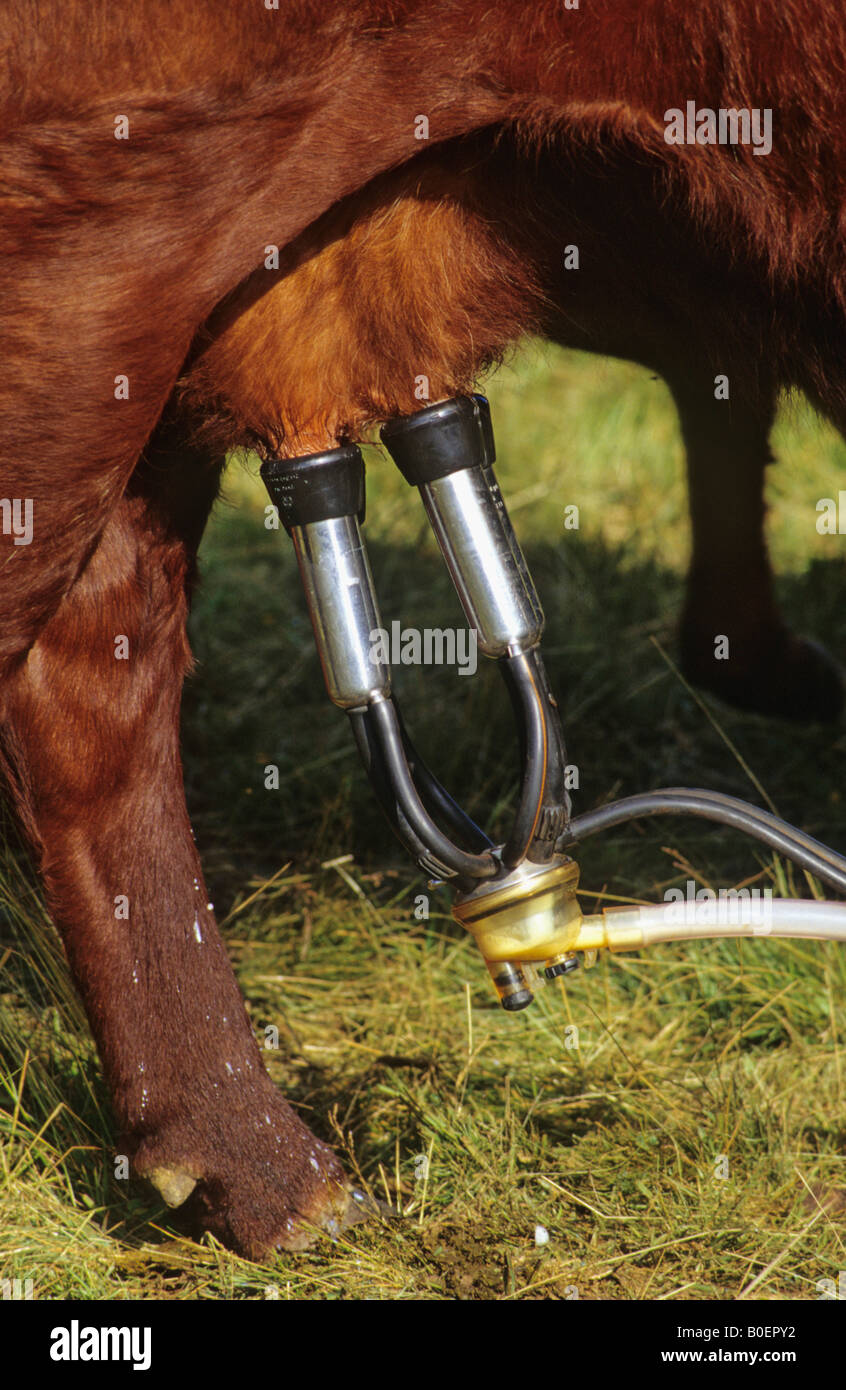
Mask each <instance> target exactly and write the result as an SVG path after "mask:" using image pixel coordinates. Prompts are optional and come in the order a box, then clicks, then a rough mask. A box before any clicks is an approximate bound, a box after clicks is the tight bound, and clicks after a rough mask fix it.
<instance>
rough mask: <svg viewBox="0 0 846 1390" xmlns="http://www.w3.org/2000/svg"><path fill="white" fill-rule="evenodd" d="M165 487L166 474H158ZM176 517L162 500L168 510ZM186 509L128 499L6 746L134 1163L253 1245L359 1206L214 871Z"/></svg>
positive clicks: (35, 670)
mask: <svg viewBox="0 0 846 1390" xmlns="http://www.w3.org/2000/svg"><path fill="white" fill-rule="evenodd" d="M159 480H160V491H161V488H162V487H165V486H168V485H169V484H167V483H166V482H165V480H164V479H162V476H161V474H159ZM167 512H169V513H170V515H169V516H166V515H165V513H167ZM204 520H205V512H203V515H202V517H201V519H200V523H199V525H196V518H192V516H191V514H190V508H187V507H183V508H182V511H181V515H180V508H179V507H178V506H176V505H175V504H174V505H173V506H172V507H170V508H168V507H167V506H166V505H164V504H163V500H162V497H161V496H160V495H159V496H157V497H155V498H153V499H152V500H150V499H148V498H145V497H144V496H142V495H136V496H134V497H126V498H124V500H123V501H122V503H121V504H120V505H119V507H118V509H117V511H116V512H115V513H114V514H113V516H112V518H111V520H110V521H109V522H108V524H107V526H106V528H105V530H104V532H103V534H102V537H101V539H100V542H99V544H98V546H97V548H96V551H95V552H94V554H93V556H92V557H91V559H90V561H89V563H88V565H87V566H86V568H85V569H84V571H83V573H82V574H81V576H80V578H79V579H78V580H77V582H76V584H75V585H74V587H73V588H72V589H71V591H70V593H69V594H68V595H67V597H66V599H65V601H64V602H63V603H62V605H61V607H60V608H59V610H58V611H57V612H56V613H55V615H54V617H53V618H52V620H51V621H50V622H49V623H48V624H47V626H46V627H45V628H44V629H43V630H42V632H41V634H40V636H39V638H38V640H37V642H36V643H35V645H34V646H33V647H32V649H31V650H30V652H29V656H28V658H27V660H26V662H25V663H24V664H23V665H22V666H21V667H20V668H19V670H18V672H17V674H16V675H15V676H14V677H13V679H12V681H11V683H10V684H9V686H8V687H7V689H6V692H5V695H6V719H5V723H4V727H3V753H4V760H5V762H6V764H7V770H8V771H9V772H10V774H11V784H12V788H13V794H14V797H15V800H16V801H17V804H18V809H19V810H20V812H21V816H22V820H23V823H24V824H25V825H26V826H27V828H28V830H29V832H30V835H31V837H32V839H33V842H34V844H35V847H36V850H37V853H38V857H39V859H40V867H41V869H42V872H43V876H44V881H45V884H46V890H47V894H48V898H49V905H50V909H51V912H52V914H53V917H54V920H55V921H56V923H57V925H58V927H59V929H60V931H61V933H62V936H63V939H64V942H65V945H66V948H67V953H68V957H69V960H70V964H71V969H72V971H73V976H74V980H75V982H76V984H77V987H78V989H79V991H80V993H81V995H82V998H83V1000H84V1003H85V1007H86V1010H87V1013H88V1017H89V1020H90V1023H91V1028H92V1030H93V1033H94V1036H95V1038H96V1041H97V1045H98V1048H99V1052H100V1056H101V1059H102V1063H103V1067H104V1069H105V1073H106V1077H107V1080H108V1084H109V1087H110V1090H111V1095H112V1099H113V1103H114V1109H115V1112H116V1117H117V1120H118V1124H119V1129H120V1137H119V1144H120V1146H121V1150H120V1151H122V1152H127V1153H128V1154H129V1155H130V1157H131V1160H132V1164H133V1167H134V1170H135V1171H136V1172H137V1173H138V1174H141V1175H143V1176H145V1177H147V1178H149V1179H150V1181H151V1182H152V1183H153V1184H154V1185H155V1186H156V1187H157V1188H158V1189H159V1191H160V1193H161V1194H162V1196H163V1197H164V1199H165V1200H166V1201H167V1202H168V1203H170V1204H172V1205H178V1204H180V1203H182V1202H183V1201H184V1200H185V1199H186V1198H188V1197H189V1196H190V1199H191V1203H192V1205H193V1206H194V1207H195V1209H196V1213H197V1215H198V1217H199V1222H200V1225H201V1226H202V1227H203V1228H205V1229H208V1230H210V1231H212V1232H214V1234H215V1235H216V1236H218V1237H219V1238H220V1239H221V1240H222V1241H224V1242H225V1243H226V1244H228V1245H231V1246H233V1247H234V1248H236V1249H238V1250H240V1251H242V1252H243V1253H245V1254H247V1255H251V1256H259V1255H262V1254H264V1253H266V1252H268V1251H269V1250H271V1249H272V1248H273V1247H276V1246H279V1247H284V1248H287V1249H293V1248H300V1247H302V1246H303V1245H304V1244H307V1243H308V1241H309V1232H310V1229H311V1227H312V1226H322V1227H324V1228H326V1229H329V1230H330V1231H331V1230H336V1229H338V1228H339V1227H340V1226H341V1225H342V1224H344V1222H345V1218H346V1216H347V1215H348V1214H349V1213H350V1212H351V1211H353V1210H356V1207H355V1203H351V1202H350V1198H349V1193H348V1185H347V1183H346V1180H345V1177H344V1174H343V1171H342V1169H341V1166H340V1164H339V1163H338V1160H337V1159H336V1158H335V1156H334V1155H333V1153H332V1152H331V1151H330V1150H329V1149H328V1148H327V1147H326V1146H325V1145H324V1144H322V1143H321V1142H320V1141H319V1140H318V1139H317V1138H315V1136H314V1135H313V1134H311V1133H310V1132H309V1130H308V1129H307V1128H306V1127H305V1125H304V1124H302V1122H301V1121H300V1120H299V1119H298V1117H297V1116H296V1114H295V1113H294V1111H293V1110H292V1109H291V1108H290V1106H289V1105H288V1104H287V1103H286V1102H285V1100H284V1099H283V1098H282V1097H281V1095H279V1093H278V1092H277V1090H276V1089H275V1087H274V1086H273V1085H272V1083H271V1081H270V1079H269V1077H268V1076H267V1073H266V1072H265V1069H264V1066H263V1064H262V1059H261V1053H260V1051H259V1048H258V1046H257V1044H256V1041H255V1039H254V1037H253V1033H252V1030H251V1027H250V1024H249V1021H248V1019H247V1015H246V1011H245V1008H244V1004H243V1002H242V999H241V995H240V993H239V990H238V986H237V983H236V981H235V977H234V974H233V972H232V968H231V966H230V964H229V961H228V959H227V956H226V952H225V950H224V947H223V943H222V941H221V938H220V935H219V932H218V928H217V925H216V923H215V918H214V914H213V911H212V907H211V904H210V903H209V902H208V897H207V892H206V889H205V887H204V884H203V876H202V871H201V868H200V862H199V858H198V855H197V851H196V848H195V846H194V842H193V838H192V833H191V827H190V824H189V820H188V814H187V810H186V806H185V798H184V791H183V784H182V771H181V766H180V758H179V747H178V721H179V703H180V691H181V686H182V681H183V676H184V674H185V671H186V669H187V667H188V665H189V661H190V654H189V649H188V645H187V640H186V636H185V620H186V612H187V598H186V580H187V579H188V577H189V571H190V568H191V565H192V563H193V556H192V546H191V544H190V542H186V539H185V536H186V534H187V533H188V532H189V531H190V530H191V529H192V527H193V528H194V529H195V530H196V532H197V539H198V536H199V531H200V530H201V529H202V522H203V521H204Z"/></svg>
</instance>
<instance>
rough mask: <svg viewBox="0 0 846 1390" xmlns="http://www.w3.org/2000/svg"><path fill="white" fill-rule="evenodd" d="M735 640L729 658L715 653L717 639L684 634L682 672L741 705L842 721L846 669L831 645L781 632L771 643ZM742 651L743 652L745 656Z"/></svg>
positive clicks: (814, 720)
mask: <svg viewBox="0 0 846 1390" xmlns="http://www.w3.org/2000/svg"><path fill="white" fill-rule="evenodd" d="M751 645H752V644H749V643H746V644H740V643H738V642H734V643H733V644H732V646H733V647H734V651H731V650H730V653H729V656H728V659H724V660H719V659H717V657H716V656H715V651H714V642H713V639H709V641H708V642H707V644H705V643H703V642H702V640H701V633H699V632H697V633H696V634H695V635H694V634H690V633H687V634H686V633H685V631H684V629H683V630H682V633H681V651H682V662H681V666H682V670H683V672H684V674H685V676H686V677H687V679H688V680H689V681H690V682H691V683H692V684H693V685H698V686H701V687H702V688H703V689H704V690H707V691H709V692H710V693H711V694H713V695H717V696H719V698H720V699H721V700H725V702H726V703H727V704H729V705H734V706H735V708H736V709H742V710H749V711H752V712H754V713H756V714H765V715H769V716H771V717H775V718H780V719H795V720H798V721H802V722H804V723H807V724H813V723H831V722H833V721H834V720H836V719H839V718H840V716H841V714H842V712H843V705H844V673H843V670H842V669H841V667H840V666H839V665H838V664H837V662H836V661H835V660H834V658H833V657H832V656H830V655H829V653H828V652H827V651H826V649H825V647H823V646H821V645H820V643H819V642H814V641H812V640H811V639H810V638H807V637H794V635H793V634H792V633H790V632H787V631H786V630H779V631H778V632H777V633H775V634H774V635H773V636H772V637H771V638H769V639H768V640H766V641H765V642H761V641H758V642H756V643H755V644H754V647H755V652H754V659H753V660H750V659H749V648H750V646H751ZM738 653H741V656H740V659H739V658H738Z"/></svg>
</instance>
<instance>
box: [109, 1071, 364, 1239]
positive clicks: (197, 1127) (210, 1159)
mask: <svg viewBox="0 0 846 1390" xmlns="http://www.w3.org/2000/svg"><path fill="white" fill-rule="evenodd" d="M238 1098H240V1099H242V1100H244V1101H246V1102H247V1103H246V1104H245V1105H244V1108H242V1109H239V1108H238V1106H237V1105H236V1104H234V1103H233V1105H232V1108H231V1109H230V1110H228V1111H226V1112H222V1111H220V1110H217V1109H216V1110H215V1112H214V1114H213V1115H209V1114H203V1113H202V1112H199V1113H196V1114H194V1115H193V1116H191V1117H190V1118H189V1117H185V1118H183V1119H181V1120H177V1119H176V1118H175V1117H172V1118H171V1119H170V1122H169V1123H168V1124H167V1125H166V1126H165V1127H163V1128H162V1129H161V1130H159V1131H157V1132H156V1133H155V1134H147V1135H145V1136H144V1138H143V1140H142V1141H141V1142H140V1143H138V1145H137V1147H136V1146H133V1147H134V1149H135V1151H134V1154H133V1170H134V1171H135V1173H137V1174H138V1175H139V1176H140V1177H143V1178H146V1179H147V1181H148V1182H150V1183H152V1185H153V1186H154V1187H155V1188H156V1189H157V1191H158V1193H159V1195H160V1196H161V1197H162V1198H163V1200H164V1201H165V1202H166V1203H167V1204H168V1206H172V1207H176V1206H179V1207H181V1208H182V1212H183V1214H184V1220H185V1222H186V1224H187V1226H188V1227H189V1228H190V1229H191V1230H193V1231H195V1232H196V1233H198V1234H200V1233H202V1232H206V1231H208V1232H210V1233H211V1234H212V1235H213V1236H214V1237H215V1238H216V1239H217V1240H219V1241H220V1242H221V1244H223V1245H226V1246H228V1247H229V1249H231V1250H235V1251H236V1252H237V1253H238V1254H241V1255H245V1256H246V1257H247V1258H248V1259H253V1260H265V1259H268V1258H272V1257H273V1255H274V1253H275V1252H276V1251H278V1250H305V1249H307V1248H308V1246H309V1245H312V1244H313V1243H314V1241H315V1240H317V1239H318V1238H319V1237H320V1236H321V1235H323V1234H325V1235H329V1236H330V1237H332V1238H333V1239H337V1237H338V1236H339V1235H340V1234H341V1232H342V1231H345V1230H348V1229H349V1228H350V1227H351V1226H355V1225H357V1224H358V1223H359V1222H361V1221H366V1220H367V1219H368V1218H370V1217H373V1216H378V1215H388V1214H389V1209H388V1208H386V1207H383V1206H382V1204H381V1203H379V1202H376V1201H374V1200H373V1199H372V1198H368V1197H366V1196H365V1195H364V1194H363V1193H361V1192H359V1191H357V1190H356V1189H355V1188H354V1187H353V1186H352V1185H351V1184H350V1182H349V1180H348V1178H347V1176H346V1174H345V1172H344V1170H343V1168H342V1166H341V1164H340V1163H339V1161H338V1159H337V1158H336V1156H335V1154H334V1153H333V1152H332V1150H331V1149H330V1148H328V1147H327V1145H326V1144H323V1143H322V1142H321V1141H320V1140H319V1139H318V1138H317V1137H316V1136H315V1135H313V1134H312V1133H311V1132H310V1130H308V1129H307V1128H306V1126H305V1125H304V1124H303V1123H302V1121H301V1120H300V1119H299V1117H298V1116H297V1115H296V1114H295V1113H294V1111H293V1110H292V1109H291V1108H290V1106H289V1105H288V1104H287V1103H286V1102H285V1101H284V1100H283V1098H282V1097H281V1096H280V1095H279V1093H278V1092H277V1091H275V1090H274V1089H273V1087H272V1086H271V1084H270V1082H269V1081H268V1080H267V1078H266V1077H262V1078H259V1081H258V1084H257V1086H256V1088H255V1089H253V1090H251V1091H250V1092H248V1093H246V1094H243V1093H242V1094H241V1096H240V1097H238ZM232 1100H233V1102H235V1100H236V1093H235V1092H234V1091H233V1092H232ZM391 1214H392V1213H391Z"/></svg>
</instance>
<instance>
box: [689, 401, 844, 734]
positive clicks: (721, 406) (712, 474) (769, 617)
mask: <svg viewBox="0 0 846 1390" xmlns="http://www.w3.org/2000/svg"><path fill="white" fill-rule="evenodd" d="M667 379H668V381H669V384H670V388H671V390H672V391H673V394H674V397H675V400H676V405H677V407H678V411H679V416H680V420H681V426H682V432H683V435H684V441H685V447H686V449H687V462H688V479H689V488H690V512H691V525H692V533H693V547H692V556H691V564H690V572H689V575H688V584H687V597H686V602H685V608H684V614H683V616H682V622H681V632H680V642H681V655H682V665H683V669H684V671H685V674H686V675H687V676H689V677H690V679H691V680H692V681H694V682H695V683H696V684H697V685H701V686H703V687H704V688H705V689H706V690H711V691H713V692H714V693H715V694H716V695H719V696H721V697H722V698H723V699H725V700H727V701H728V702H729V703H730V704H733V705H736V706H738V707H739V708H741V709H749V710H755V711H757V712H759V713H761V714H771V715H781V716H783V717H786V718H791V719H806V720H815V719H820V720H829V719H834V718H836V717H837V715H839V713H840V711H841V709H842V707H843V680H842V673H841V672H840V670H839V668H838V666H837V665H836V663H835V662H834V661H833V660H832V658H831V657H830V656H829V655H828V653H827V652H826V651H825V650H824V649H823V648H822V647H821V646H819V645H818V644H817V643H815V642H811V641H808V640H807V639H805V638H803V637H798V636H795V635H794V634H793V633H792V632H791V631H790V630H789V628H788V627H787V625H786V623H785V621H784V619H783V617H782V616H781V614H780V612H779V609H778V607H777V605H776V601H775V596H774V593H773V577H772V571H771V569H770V563H769V558H768V555H767V546H766V540H765V537H764V517H765V505H764V478H765V469H766V466H767V464H768V463H769V462H770V459H771V455H770V450H769V444H768V435H769V428H770V424H771V421H772V414H773V402H772V400H770V401H769V402H768V403H767V404H766V405H764V406H763V407H762V406H760V405H756V407H755V408H753V407H752V406H751V405H749V404H748V403H746V402H744V400H743V399H742V397H741V396H740V395H739V393H734V392H733V394H732V398H731V399H730V400H718V399H715V397H714V384H713V379H712V378H708V379H704V378H703V379H702V380H696V379H695V378H693V377H684V378H681V379H677V380H674V379H673V376H672V374H668V378H667Z"/></svg>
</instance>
